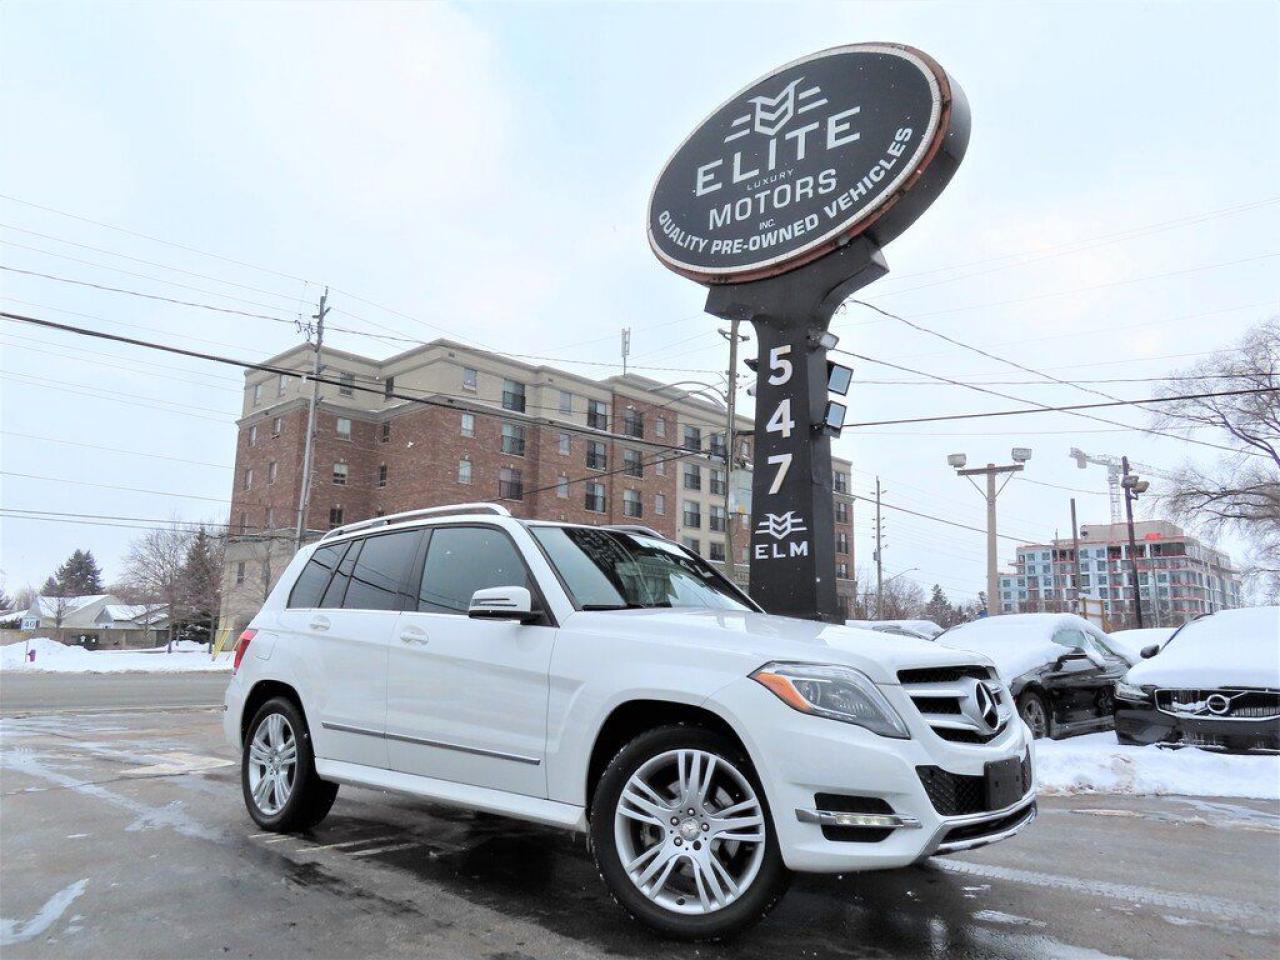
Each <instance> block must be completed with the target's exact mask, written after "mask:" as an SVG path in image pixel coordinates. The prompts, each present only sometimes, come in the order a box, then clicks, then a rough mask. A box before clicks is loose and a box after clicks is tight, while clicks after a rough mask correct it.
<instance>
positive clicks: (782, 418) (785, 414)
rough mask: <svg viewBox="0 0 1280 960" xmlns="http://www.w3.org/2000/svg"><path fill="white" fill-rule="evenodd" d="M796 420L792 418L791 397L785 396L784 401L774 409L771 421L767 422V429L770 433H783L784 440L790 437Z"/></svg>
mask: <svg viewBox="0 0 1280 960" xmlns="http://www.w3.org/2000/svg"><path fill="white" fill-rule="evenodd" d="M795 425H796V422H795V420H793V419H792V418H791V398H790V397H784V398H783V400H782V402H781V403H780V404H778V409H777V410H775V411H773V416H772V417H770V418H769V422H768V423H767V424H765V429H766V430H767V431H769V432H770V433H777V434H781V435H782V438H783V439H784V440H787V439H790V437H791V431H792V430H793V429H794V428H795Z"/></svg>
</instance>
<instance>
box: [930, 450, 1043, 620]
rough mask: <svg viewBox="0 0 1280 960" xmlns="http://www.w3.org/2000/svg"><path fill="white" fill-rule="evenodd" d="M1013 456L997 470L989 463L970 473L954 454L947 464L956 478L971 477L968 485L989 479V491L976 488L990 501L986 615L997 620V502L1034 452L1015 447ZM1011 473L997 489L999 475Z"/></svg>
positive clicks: (998, 591) (960, 456) (988, 508)
mask: <svg viewBox="0 0 1280 960" xmlns="http://www.w3.org/2000/svg"><path fill="white" fill-rule="evenodd" d="M1010 456H1011V457H1012V458H1013V460H1014V462H1013V463H1011V464H1007V465H1005V466H1000V467H997V466H996V465H995V464H994V463H988V464H987V465H986V466H985V467H974V468H973V469H971V470H965V469H963V467H964V465H965V463H966V462H967V461H968V458H967V457H966V456H965V455H964V454H963V453H953V454H951V455H950V456H949V457H947V463H948V464H949V465H950V466H952V467H955V469H956V475H957V476H961V477H968V478H970V479H969V482H970V483H973V479H972V478H973V477H979V476H981V477H986V478H987V488H986V490H985V491H983V490H982V489H981V488H979V487H978V485H977V484H976V483H973V485H974V488H975V489H977V490H978V492H979V493H984V495H985V496H986V499H987V616H989V617H994V616H995V615H996V613H997V612H998V611H999V609H1000V607H999V595H1000V571H999V557H998V556H997V553H998V545H997V543H996V539H997V538H996V499H997V498H998V497H999V496H1000V493H1001V491H1002V490H1004V488H1005V487H1006V486H1007V485H1008V483H1009V481H1010V480H1011V479H1013V475H1014V474H1015V473H1018V472H1019V471H1021V470H1022V468H1023V467H1022V465H1023V464H1024V463H1026V462H1027V461H1028V460H1030V459H1031V450H1030V448H1029V447H1014V448H1013V451H1012V453H1011V454H1010ZM1002 473H1003V474H1008V476H1006V477H1005V479H1004V483H1002V484H1000V487H999V488H998V489H997V488H996V477H997V476H999V475H1000V474H1002Z"/></svg>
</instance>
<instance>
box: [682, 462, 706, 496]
mask: <svg viewBox="0 0 1280 960" xmlns="http://www.w3.org/2000/svg"><path fill="white" fill-rule="evenodd" d="M684 488H685V489H686V490H701V489H702V468H701V467H700V466H698V465H697V464H696V463H686V464H685V465H684Z"/></svg>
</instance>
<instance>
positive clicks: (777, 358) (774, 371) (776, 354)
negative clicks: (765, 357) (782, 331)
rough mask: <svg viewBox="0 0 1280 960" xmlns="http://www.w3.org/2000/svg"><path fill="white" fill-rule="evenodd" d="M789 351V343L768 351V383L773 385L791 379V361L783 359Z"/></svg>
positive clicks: (779, 384) (777, 385)
mask: <svg viewBox="0 0 1280 960" xmlns="http://www.w3.org/2000/svg"><path fill="white" fill-rule="evenodd" d="M790 352H791V345H790V344H787V345H784V346H781V347H774V348H773V349H772V350H770V351H769V370H770V371H771V373H770V375H769V383H771V384H772V385H773V386H775V387H780V386H782V385H783V384H784V383H789V382H790V381H791V361H790V360H787V359H785V358H786V356H787V354H789V353H790Z"/></svg>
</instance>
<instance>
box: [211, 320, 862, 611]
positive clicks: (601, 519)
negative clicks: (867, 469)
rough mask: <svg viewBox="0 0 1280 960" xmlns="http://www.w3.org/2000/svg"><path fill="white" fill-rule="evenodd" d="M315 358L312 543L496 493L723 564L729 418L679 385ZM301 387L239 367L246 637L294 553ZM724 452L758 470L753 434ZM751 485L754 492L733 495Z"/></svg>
mask: <svg viewBox="0 0 1280 960" xmlns="http://www.w3.org/2000/svg"><path fill="white" fill-rule="evenodd" d="M312 358H313V352H312V349H311V347H310V346H309V345H307V344H299V345H298V346H297V347H294V348H292V349H290V350H287V351H285V352H284V353H282V354H280V355H279V356H276V357H273V358H272V359H271V360H269V361H268V363H269V364H270V365H272V366H276V367H284V368H287V369H293V370H298V371H299V374H302V373H305V372H309V371H310V369H311V364H312ZM323 362H324V376H325V377H326V378H327V379H330V380H336V381H339V382H340V385H339V384H329V383H325V384H321V385H320V403H319V405H318V408H317V414H316V441H315V444H314V447H313V458H314V469H313V472H312V487H311V496H310V503H309V506H308V511H307V517H306V529H307V534H308V537H309V538H312V539H313V538H314V537H316V536H319V535H320V534H321V533H322V532H323V531H325V530H328V529H331V528H333V527H335V526H338V525H340V524H343V523H351V522H352V521H355V520H362V519H366V518H368V517H373V516H379V515H382V514H390V513H396V512H399V511H402V510H412V509H417V508H421V507H430V506H438V505H441V504H447V503H457V502H467V501H498V502H501V503H503V504H504V505H505V506H507V507H508V508H509V509H510V510H511V512H512V513H513V514H514V515H516V516H522V517H530V518H536V519H546V520H565V521H569V522H574V523H591V524H606V523H640V524H644V525H646V526H649V527H652V528H653V529H655V530H657V531H659V532H660V533H662V534H664V535H666V536H668V537H672V538H677V537H678V538H679V539H681V540H682V541H683V542H684V543H685V544H686V545H688V546H689V547H691V548H693V549H694V550H696V551H697V552H698V553H699V554H700V555H701V556H703V557H705V558H707V559H708V560H711V561H712V562H715V563H717V564H718V563H722V562H723V561H724V560H725V529H726V526H727V525H728V523H729V522H730V517H729V515H728V513H727V511H726V508H725V494H726V492H727V490H728V486H729V484H730V482H731V479H732V476H731V471H730V469H729V466H728V464H727V462H726V461H727V457H726V453H727V451H726V450H725V438H724V434H725V416H726V414H725V410H724V408H723V407H721V406H719V405H718V404H717V403H715V402H712V401H710V400H707V399H703V398H702V397H700V396H695V395H691V394H690V392H689V389H688V388H687V387H686V386H684V385H675V386H668V385H666V384H662V383H659V382H657V381H654V380H650V379H648V378H646V377H641V376H637V375H635V374H627V375H623V376H614V377H609V378H607V379H605V380H594V379H591V378H588V377H583V376H580V375H578V374H573V373H567V372H565V371H563V370H558V369H556V368H554V367H548V366H541V365H536V364H528V363H522V362H520V361H518V360H514V359H511V358H508V357H504V356H501V355H499V354H495V353H490V352H487V351H483V350H477V349H473V348H471V347H466V346H464V345H462V344H459V343H455V342H453V341H449V340H436V341H433V342H431V343H428V344H425V345H423V346H420V347H415V348H413V349H412V350H409V351H406V352H404V353H401V354H398V355H396V356H393V357H391V358H389V359H387V360H382V361H378V360H373V359H370V358H368V357H362V356H358V355H356V354H352V353H347V352H344V351H340V350H333V349H325V350H324V354H323ZM310 391H311V384H310V383H309V382H308V381H306V380H304V379H303V378H302V377H301V376H296V377H294V376H284V375H279V376H278V375H275V374H266V373H262V372H258V371H248V372H247V373H246V375H245V392H244V402H243V409H242V413H241V417H240V419H239V421H238V426H239V439H238V442H237V445H236V468H235V481H234V489H233V491H232V505H231V520H230V523H231V530H230V534H231V536H230V540H229V543H228V546H227V552H226V568H225V574H224V583H223V605H222V616H221V622H222V624H223V627H224V629H230V630H239V629H240V628H241V627H242V626H243V624H245V623H246V622H247V621H248V620H249V619H250V618H251V617H252V616H253V614H254V613H255V612H256V611H257V609H258V607H259V606H260V605H261V603H262V601H263V599H264V598H265V596H266V594H267V593H268V592H269V590H270V588H271V586H272V585H274V583H275V581H276V579H277V578H278V577H279V575H280V573H281V571H282V570H283V569H284V566H285V565H286V564H287V563H288V561H289V559H290V557H292V555H293V549H294V541H293V530H294V526H295V523H296V519H297V505H298V496H299V492H300V491H299V486H300V483H301V477H302V460H303V448H304V442H305V434H306V422H307V404H308V400H309V398H310ZM393 394H398V395H399V396H394V395H393ZM406 396H407V397H411V398H413V399H404V397H406ZM420 400H429V401H430V404H427V403H422V402H420ZM751 429H752V421H751V420H750V419H749V418H746V417H739V418H738V422H737V430H739V431H742V432H743V433H746V434H749V432H750V430H751ZM609 434H613V436H610V435H609ZM619 434H621V435H623V436H624V437H625V439H619V438H618V436H617V435H619ZM686 450H688V451H694V450H696V451H702V452H701V453H699V454H694V455H686V454H685V453H684V451H686ZM733 460H734V466H735V467H737V468H739V469H740V468H742V467H743V466H745V465H749V464H750V462H751V440H750V437H749V435H748V436H740V437H738V449H737V450H735V451H734V457H733ZM834 464H835V470H834V475H833V478H832V479H833V489H834V490H835V494H834V495H835V497H836V504H835V509H836V551H837V556H836V561H837V570H836V572H837V586H838V592H839V594H840V595H841V597H842V598H844V600H845V603H846V605H847V604H849V603H851V601H852V596H853V592H854V584H853V581H852V580H851V579H849V577H850V575H851V574H850V571H851V570H852V569H853V498H852V496H850V495H849V467H850V465H849V463H848V462H847V461H840V460H836V461H834ZM619 471H620V472H619ZM739 479H740V480H741V479H742V475H741V473H740V474H739ZM743 486H745V488H746V489H748V490H749V488H750V487H749V483H745V484H744V483H739V484H737V485H735V489H736V488H738V487H743ZM733 522H735V523H736V524H737V526H736V527H735V528H734V529H735V533H734V548H735V553H736V554H737V557H736V560H737V561H738V563H739V566H738V569H737V574H738V578H739V580H740V581H742V582H744V583H745V578H746V572H747V570H746V563H747V554H748V549H749V546H748V545H749V543H750V531H751V527H750V519H749V517H747V516H746V515H745V514H744V513H743V512H742V511H739V514H738V515H737V516H736V517H735V518H733Z"/></svg>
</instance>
